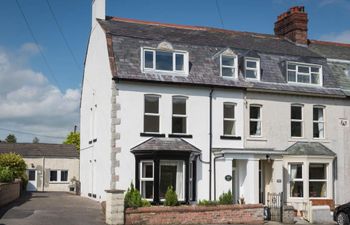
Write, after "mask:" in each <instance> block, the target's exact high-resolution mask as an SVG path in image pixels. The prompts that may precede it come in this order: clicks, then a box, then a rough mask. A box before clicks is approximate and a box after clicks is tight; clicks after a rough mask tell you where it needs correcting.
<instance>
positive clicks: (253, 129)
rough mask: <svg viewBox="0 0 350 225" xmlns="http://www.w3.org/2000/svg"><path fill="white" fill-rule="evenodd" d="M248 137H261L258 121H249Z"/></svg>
mask: <svg viewBox="0 0 350 225" xmlns="http://www.w3.org/2000/svg"><path fill="white" fill-rule="evenodd" d="M249 128H250V135H252V136H260V135H261V122H260V121H250V126H249Z"/></svg>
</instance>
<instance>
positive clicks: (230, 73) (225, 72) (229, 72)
mask: <svg viewBox="0 0 350 225" xmlns="http://www.w3.org/2000/svg"><path fill="white" fill-rule="evenodd" d="M234 73H235V69H234V68H222V72H221V75H222V76H223V77H233V74H234Z"/></svg>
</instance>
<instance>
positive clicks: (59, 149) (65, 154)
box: [0, 143, 79, 158]
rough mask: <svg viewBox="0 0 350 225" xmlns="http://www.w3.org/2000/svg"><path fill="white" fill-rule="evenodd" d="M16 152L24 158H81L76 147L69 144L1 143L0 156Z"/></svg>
mask: <svg viewBox="0 0 350 225" xmlns="http://www.w3.org/2000/svg"><path fill="white" fill-rule="evenodd" d="M10 152H14V153H17V154H19V155H21V156H22V157H29V158H31V157H33V158H36V157H44V156H45V157H48V158H79V152H78V151H77V150H76V148H75V146H74V145H67V144H44V143H38V144H32V143H16V144H12V143H0V154H1V153H10Z"/></svg>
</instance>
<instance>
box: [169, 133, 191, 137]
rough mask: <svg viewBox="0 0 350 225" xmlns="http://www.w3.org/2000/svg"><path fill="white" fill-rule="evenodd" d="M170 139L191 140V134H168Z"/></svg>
mask: <svg viewBox="0 0 350 225" xmlns="http://www.w3.org/2000/svg"><path fill="white" fill-rule="evenodd" d="M168 137H170V138H192V137H193V136H192V134H169V135H168Z"/></svg>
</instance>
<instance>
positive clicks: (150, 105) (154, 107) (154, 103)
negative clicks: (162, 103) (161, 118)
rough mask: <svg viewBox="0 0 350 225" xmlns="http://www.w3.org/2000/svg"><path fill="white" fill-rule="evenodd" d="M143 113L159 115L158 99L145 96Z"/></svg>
mask: <svg viewBox="0 0 350 225" xmlns="http://www.w3.org/2000/svg"><path fill="white" fill-rule="evenodd" d="M145 113H159V97H156V96H145Z"/></svg>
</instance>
